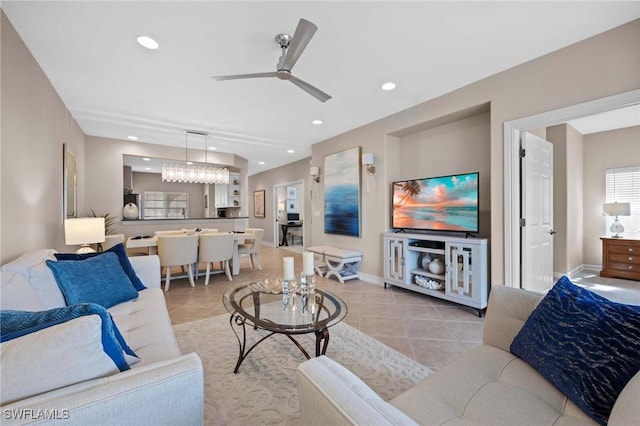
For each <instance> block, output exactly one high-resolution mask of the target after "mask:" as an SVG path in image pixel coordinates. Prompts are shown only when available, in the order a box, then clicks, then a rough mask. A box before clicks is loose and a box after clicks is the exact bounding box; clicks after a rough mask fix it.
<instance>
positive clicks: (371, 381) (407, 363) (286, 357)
mask: <svg viewBox="0 0 640 426" xmlns="http://www.w3.org/2000/svg"><path fill="white" fill-rule="evenodd" d="M174 330H175V332H176V336H177V339H178V343H179V345H180V348H181V349H182V352H183V353H188V352H196V353H198V355H199V356H200V358H201V359H202V363H203V365H204V386H205V390H204V393H205V423H206V424H207V425H243V426H248V425H267V424H269V425H272V424H275V425H299V424H301V419H300V408H299V405H298V394H297V391H296V384H295V370H296V368H297V366H298V365H299V364H300V363H301V362H303V361H305V357H304V355H302V353H301V352H300V350H299V349H298V348H297V347H295V345H294V344H293V343H292V342H291V341H290V340H289V339H287V338H286V337H285V336H282V335H274V336H271V337H269V338H268V339H266V340H265V341H264V342H262V343H261V344H260V345H258V346H257V347H256V348H255V349H254V350H253V351H252V352H251V353H250V354H249V356H248V357H247V358H246V359H245V360H244V362H243V364H242V365H241V366H240V370H239V371H238V374H233V369H234V367H235V364H236V361H237V357H238V341H237V340H236V337H235V334H234V333H233V331H232V330H231V327H230V326H229V315H220V316H216V317H211V318H205V319H203V320H199V321H193V322H189V323H185V324H179V325H176V326H174ZM330 333H331V335H330V342H329V346H328V348H327V356H329V357H331V358H333V359H334V360H336V361H338V362H339V363H341V364H342V365H344V366H346V367H347V368H349V369H350V370H351V371H352V372H353V373H354V374H356V375H357V376H358V377H360V378H361V379H362V380H363V381H364V382H365V383H367V385H369V386H370V387H371V388H372V389H373V390H375V391H376V392H377V393H378V394H379V395H380V396H381V397H382V398H383V399H385V400H389V399H391V398H393V397H395V396H396V395H398V394H400V393H402V392H403V391H405V390H406V389H408V388H410V387H411V386H413V385H414V384H415V383H418V382H420V381H421V380H422V379H424V378H425V377H427V376H428V375H429V374H430V373H431V371H430V370H429V369H428V368H426V367H424V366H422V365H420V364H418V363H416V362H415V361H413V360H412V359H410V358H408V357H406V356H404V355H402V354H401V353H399V352H397V351H395V350H394V349H391V348H389V347H388V346H386V345H384V344H382V343H380V342H378V341H377V340H375V339H373V338H371V337H369V336H367V335H366V334H364V333H362V332H360V331H358V330H356V329H355V328H353V327H351V326H349V325H348V324H345V323H340V324H337V325H336V326H334V327H331V328H330ZM247 334H248V338H247V340H248V341H249V342H250V343H252V342H255V341H257V340H258V339H259V338H260V337H262V336H264V332H263V331H260V330H258V331H254V330H250V331H248V333H247ZM298 341H299V342H300V343H301V344H302V345H303V347H304V348H305V349H306V350H307V351H308V352H309V353H311V354H313V352H314V351H315V336H314V335H313V334H311V335H303V336H298Z"/></svg>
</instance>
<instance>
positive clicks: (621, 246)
mask: <svg viewBox="0 0 640 426" xmlns="http://www.w3.org/2000/svg"><path fill="white" fill-rule="evenodd" d="M600 239H601V240H602V271H600V276H601V277H613V278H625V279H629V280H637V281H640V240H634V239H627V238H609V237H602V238H600Z"/></svg>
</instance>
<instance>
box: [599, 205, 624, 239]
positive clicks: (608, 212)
mask: <svg viewBox="0 0 640 426" xmlns="http://www.w3.org/2000/svg"><path fill="white" fill-rule="evenodd" d="M602 214H603V215H605V216H614V219H613V224H611V228H609V230H610V231H611V233H612V234H614V235H612V236H611V237H612V238H622V235H621V234H622V232H624V227H623V226H622V224H621V223H620V222H619V221H618V216H631V204H630V203H604V204H603V205H602Z"/></svg>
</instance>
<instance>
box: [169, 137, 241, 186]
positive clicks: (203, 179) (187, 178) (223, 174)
mask: <svg viewBox="0 0 640 426" xmlns="http://www.w3.org/2000/svg"><path fill="white" fill-rule="evenodd" d="M189 134H192V135H200V136H204V155H205V160H204V161H205V163H206V162H207V148H208V144H207V138H208V136H209V133H207V132H199V131H194V130H186V131H185V159H184V160H185V162H184V163H173V164H163V165H162V181H163V182H178V183H208V184H216V183H229V169H227V168H226V167H213V166H196V165H194V164H192V163H191V162H190V161H189Z"/></svg>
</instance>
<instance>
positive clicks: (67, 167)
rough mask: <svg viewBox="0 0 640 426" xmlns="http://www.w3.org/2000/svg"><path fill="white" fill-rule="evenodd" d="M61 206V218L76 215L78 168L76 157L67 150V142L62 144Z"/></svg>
mask: <svg viewBox="0 0 640 426" xmlns="http://www.w3.org/2000/svg"><path fill="white" fill-rule="evenodd" d="M62 151H63V154H62V170H63V175H62V176H63V182H62V195H63V198H62V206H63V210H64V211H63V218H64V219H68V218H72V217H78V209H77V198H78V168H77V164H76V159H75V157H74V156H73V154H71V152H69V147H68V146H67V144H66V143H65V144H62Z"/></svg>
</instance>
